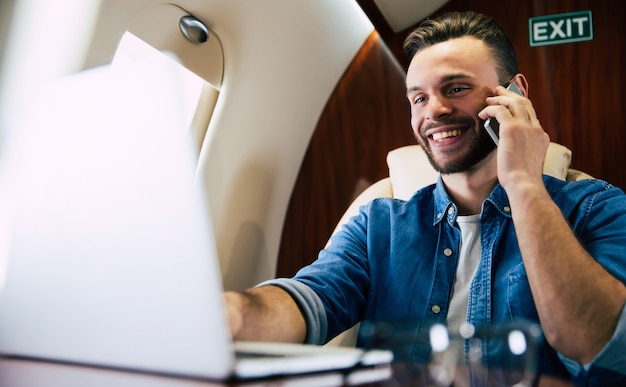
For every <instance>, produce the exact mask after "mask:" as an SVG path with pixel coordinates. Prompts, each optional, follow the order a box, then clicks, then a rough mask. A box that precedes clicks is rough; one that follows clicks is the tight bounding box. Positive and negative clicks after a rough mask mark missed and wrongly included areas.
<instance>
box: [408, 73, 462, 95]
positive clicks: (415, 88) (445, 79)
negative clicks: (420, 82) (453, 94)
mask: <svg viewBox="0 0 626 387" xmlns="http://www.w3.org/2000/svg"><path fill="white" fill-rule="evenodd" d="M469 78H472V76H471V75H469V74H466V73H456V74H449V75H445V76H443V77H441V79H440V80H439V83H440V84H444V83H447V82H450V81H455V80H459V79H469ZM418 90H421V87H419V86H412V87H408V88H407V89H406V94H407V95H408V94H410V93H412V92H414V91H418Z"/></svg>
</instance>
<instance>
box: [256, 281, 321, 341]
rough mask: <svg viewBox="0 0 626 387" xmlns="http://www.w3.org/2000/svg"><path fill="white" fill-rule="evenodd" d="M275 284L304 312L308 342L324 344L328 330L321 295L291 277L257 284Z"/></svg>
mask: <svg viewBox="0 0 626 387" xmlns="http://www.w3.org/2000/svg"><path fill="white" fill-rule="evenodd" d="M264 285H273V286H278V287H279V288H281V289H283V290H285V291H286V292H287V293H289V294H290V295H291V297H293V299H294V300H295V301H296V303H297V304H298V306H299V307H300V311H301V312H302V314H303V316H304V319H305V321H306V326H307V335H306V340H305V343H306V344H324V343H325V341H326V334H327V331H328V322H327V319H326V310H325V309H324V305H323V304H322V300H321V299H320V298H319V296H318V295H317V294H316V293H315V292H314V291H313V290H312V289H311V288H310V287H308V286H307V285H305V284H303V283H302V282H299V281H296V280H294V279H290V278H278V279H272V280H269V281H265V282H262V283H260V284H259V285H257V286H264Z"/></svg>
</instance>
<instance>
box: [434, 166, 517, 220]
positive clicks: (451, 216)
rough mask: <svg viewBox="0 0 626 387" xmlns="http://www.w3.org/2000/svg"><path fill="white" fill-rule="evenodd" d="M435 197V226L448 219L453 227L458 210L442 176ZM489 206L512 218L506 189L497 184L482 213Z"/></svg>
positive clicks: (485, 202)
mask: <svg viewBox="0 0 626 387" xmlns="http://www.w3.org/2000/svg"><path fill="white" fill-rule="evenodd" d="M433 197H434V201H435V203H434V204H435V205H434V209H435V211H434V213H433V225H436V224H438V223H439V222H441V221H442V220H444V219H446V221H447V222H448V224H450V225H451V226H453V225H454V223H455V222H456V217H457V215H458V208H457V206H456V204H455V203H454V202H453V201H452V199H450V197H449V196H448V192H447V191H446V188H445V187H444V185H443V180H442V178H441V175H439V178H438V180H437V184H436V186H435V190H434V192H433ZM487 206H490V207H492V208H494V209H495V210H497V211H498V212H500V213H501V214H502V215H503V216H506V217H509V218H510V217H511V206H510V205H509V198H508V196H507V194H506V191H504V188H502V186H501V185H500V184H497V185H496V186H495V187H494V189H493V191H491V194H489V197H487V199H485V201H484V202H483V206H482V212H483V213H484V212H485V209H486V207H487Z"/></svg>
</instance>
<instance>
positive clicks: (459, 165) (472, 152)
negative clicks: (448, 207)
mask: <svg viewBox="0 0 626 387" xmlns="http://www.w3.org/2000/svg"><path fill="white" fill-rule="evenodd" d="M440 124H444V125H446V124H462V125H464V126H468V127H470V128H471V129H470V130H474V129H475V125H476V121H474V120H473V119H471V118H465V119H463V118H456V119H450V120H448V121H444V122H441V123H440ZM482 124H483V121H482V120H480V121H479V125H480V129H479V130H477V131H476V130H474V132H475V135H474V137H472V140H471V142H470V145H469V149H468V150H467V152H465V154H463V155H462V156H460V157H458V158H456V159H453V160H450V161H438V160H437V159H436V158H435V156H434V155H433V151H432V149H431V147H430V143H429V142H428V141H427V140H425V139H424V138H422V137H421V136H415V137H416V139H417V142H418V143H419V144H420V146H421V147H422V148H423V149H424V151H425V152H426V156H427V157H428V161H429V162H430V165H432V166H433V168H435V170H436V171H437V172H439V173H442V174H444V175H447V174H452V173H460V172H467V171H469V170H471V169H472V168H473V167H474V166H476V165H477V164H478V163H479V162H481V161H483V160H484V159H485V158H486V157H487V156H488V155H489V154H490V153H491V152H493V150H494V149H496V144H495V143H494V142H493V140H492V139H491V137H489V134H488V133H487V131H486V130H483V129H482Z"/></svg>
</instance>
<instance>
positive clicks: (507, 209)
mask: <svg viewBox="0 0 626 387" xmlns="http://www.w3.org/2000/svg"><path fill="white" fill-rule="evenodd" d="M502 210H503V211H504V212H507V213H508V212H511V207H509V206H504V208H503V209H502Z"/></svg>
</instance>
